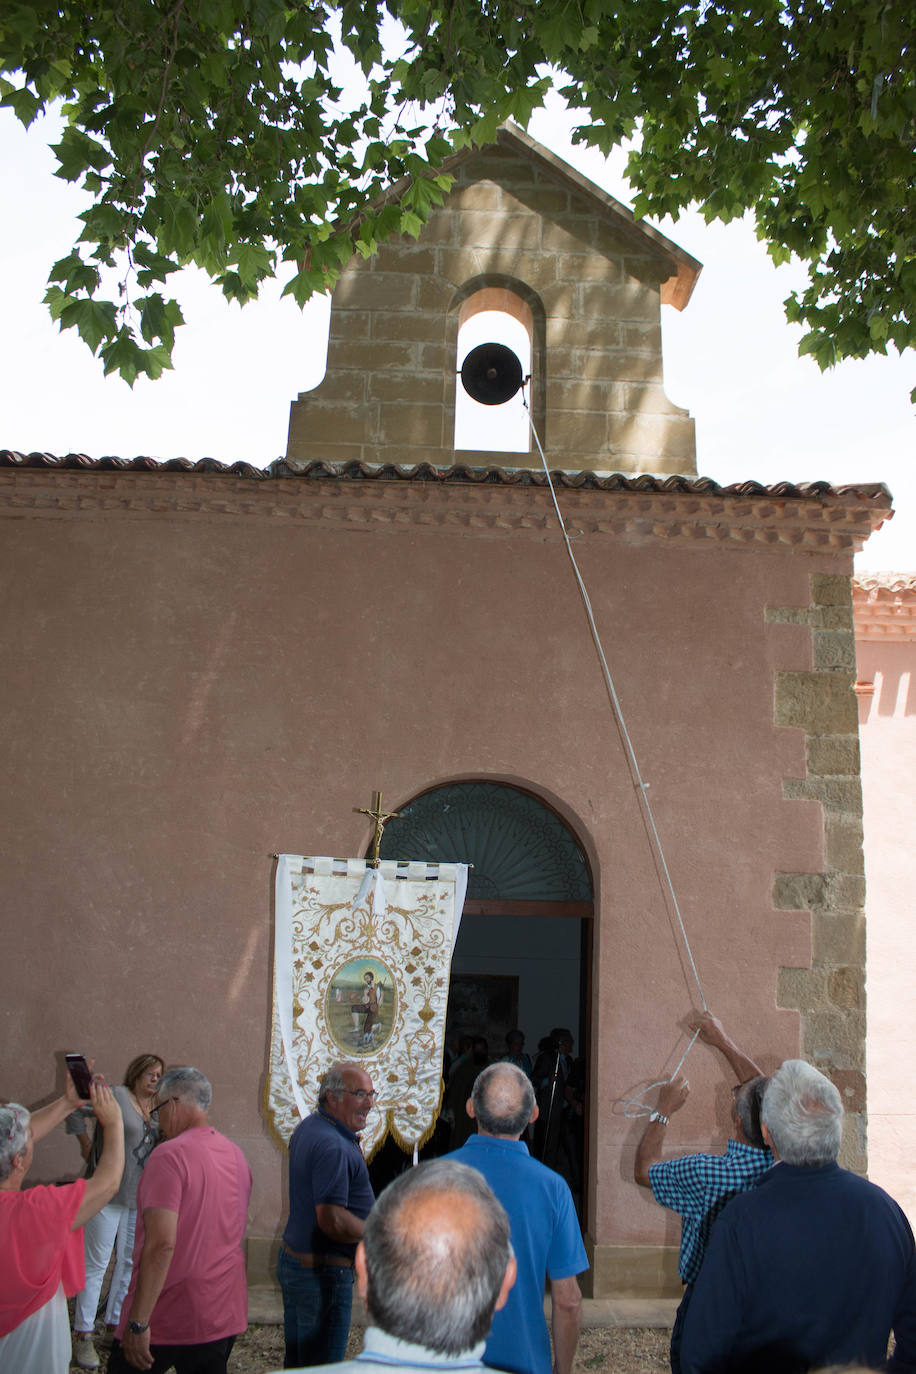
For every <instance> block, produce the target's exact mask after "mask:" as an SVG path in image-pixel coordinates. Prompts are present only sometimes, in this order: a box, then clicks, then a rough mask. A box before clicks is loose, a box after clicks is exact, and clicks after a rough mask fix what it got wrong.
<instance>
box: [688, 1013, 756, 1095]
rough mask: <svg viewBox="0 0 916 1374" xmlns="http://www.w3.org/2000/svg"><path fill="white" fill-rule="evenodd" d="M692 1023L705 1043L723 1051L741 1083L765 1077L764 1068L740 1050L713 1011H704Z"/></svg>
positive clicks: (693, 1028) (692, 1027) (692, 1026)
mask: <svg viewBox="0 0 916 1374" xmlns="http://www.w3.org/2000/svg"><path fill="white" fill-rule="evenodd" d="M690 1025H691V1029H692V1030H695V1031H699V1034H700V1039H701V1040H702V1041H703V1043H704V1045H712V1047H713V1049H717V1050H720V1051H721V1053H722V1054H723V1055H724V1056H725V1058H726V1059H727V1061H728V1064H729V1067H730V1068H731V1070H732V1072H733V1073H734V1075H735V1077H736V1078H737V1080H738V1082H739V1083H746V1082H747V1081H748V1079H749V1078H757V1077H761V1078H762V1077H763V1070H762V1069H761V1068H759V1067H758V1065H757V1064H755V1063H754V1061H753V1059H751V1058H750V1057H749V1056H748V1055H746V1054H745V1053H744V1051H743V1050H739V1048H738V1046H737V1045H736V1044H735V1042H734V1040H732V1038H731V1036H729V1035H726V1033H725V1028H724V1027H723V1025H722V1022H721V1021H720V1020H719V1018H718V1017H717V1016H713V1014H712V1012H711V1011H704V1012H703V1014H702V1015H701V1016H697V1017H696V1018H695V1020H693V1021H691V1023H690Z"/></svg>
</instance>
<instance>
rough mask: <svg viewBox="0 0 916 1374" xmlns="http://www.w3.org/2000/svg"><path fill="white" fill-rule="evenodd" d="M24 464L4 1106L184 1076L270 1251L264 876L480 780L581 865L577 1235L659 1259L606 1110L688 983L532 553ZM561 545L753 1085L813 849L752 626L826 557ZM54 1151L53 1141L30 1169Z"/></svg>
mask: <svg viewBox="0 0 916 1374" xmlns="http://www.w3.org/2000/svg"><path fill="white" fill-rule="evenodd" d="M14 476H16V474H14ZM42 478H43V474H32V475H31V476H30V490H31V491H32V492H33V493H34V491H36V490H37V491H38V493H39V497H40V498H41V499H38V500H37V501H36V500H35V499H34V496H33V497H32V498H30V500H31V501H32V504H31V505H30V506H29V509H28V513H27V514H26V515H25V517H24V518H23V514H22V511H21V509H20V508H18V507H17V506H16V503H15V502H14V503H13V505H12V508H11V507H10V506H9V505H7V506H6V507H5V514H6V515H7V516H8V517H9V518H7V519H6V520H5V521H4V528H3V538H2V540H0V569H2V573H3V576H4V579H5V585H6V586H7V587H10V588H13V589H14V594H10V595H7V596H6V597H5V598H4V599H3V602H2V606H0V615H2V635H3V638H4V641H5V642H6V643H7V644H8V645H12V646H13V653H12V655H11V657H10V660H9V667H8V673H7V683H6V690H5V692H4V695H3V698H2V704H0V713H2V720H3V727H2V732H0V740H2V747H3V751H4V754H5V755H6V759H5V771H6V774H7V777H8V778H9V780H10V782H9V786H8V787H7V789H5V792H4V795H3V799H2V802H0V807H2V813H0V814H2V824H3V831H4V836H5V841H6V842H5V845H4V852H3V855H2V858H0V871H2V884H3V891H4V894H5V900H6V912H7V916H6V922H5V935H4V951H5V966H6V979H5V984H6V995H5V1006H4V1011H5V1018H4V1037H5V1056H4V1061H5V1070H4V1082H3V1091H4V1093H5V1094H6V1095H8V1096H10V1097H13V1098H21V1099H24V1100H25V1101H27V1102H28V1101H31V1102H34V1101H35V1100H36V1099H37V1098H39V1097H40V1096H41V1095H42V1094H43V1093H45V1092H47V1091H48V1090H49V1089H50V1086H51V1083H50V1080H51V1077H52V1074H53V1065H54V1055H55V1052H58V1051H61V1050H63V1049H71V1048H78V1049H82V1050H84V1051H85V1052H87V1053H88V1054H93V1055H95V1056H96V1057H97V1061H98V1065H99V1066H100V1067H101V1068H103V1069H104V1070H105V1072H107V1073H108V1074H109V1076H111V1077H119V1075H120V1073H121V1072H122V1071H123V1067H124V1065H125V1064H126V1062H127V1060H128V1059H129V1058H130V1057H131V1056H132V1055H133V1054H135V1053H136V1052H138V1051H140V1050H146V1049H155V1050H156V1051H157V1052H159V1053H161V1054H162V1055H163V1056H164V1057H165V1058H166V1060H168V1061H172V1062H176V1061H177V1062H190V1063H194V1064H196V1065H197V1066H198V1067H200V1068H202V1069H203V1070H204V1071H205V1072H206V1073H208V1075H210V1077H211V1078H212V1080H213V1084H214V1093H215V1105H214V1112H213V1119H214V1121H215V1124H216V1125H217V1126H218V1127H219V1128H220V1129H222V1130H224V1131H226V1132H227V1133H228V1134H229V1135H231V1136H232V1137H233V1138H234V1139H235V1140H237V1141H238V1142H239V1144H240V1145H241V1146H242V1148H243V1149H244V1150H245V1152H246V1154H247V1155H248V1158H249V1160H250V1161H251V1164H252V1167H253V1169H254V1174H255V1191H254V1199H253V1208H252V1218H251V1225H252V1230H253V1232H254V1233H255V1234H258V1235H271V1234H273V1233H274V1232H275V1231H276V1230H277V1228H278V1226H279V1225H280V1222H281V1220H282V1218H283V1214H284V1192H285V1182H284V1164H283V1159H282V1157H281V1154H280V1152H279V1151H278V1150H277V1148H276V1147H275V1145H274V1144H273V1143H272V1142H271V1141H270V1139H269V1138H268V1134H267V1131H266V1129H265V1125H264V1120H263V1117H262V1112H261V1103H262V1097H263V1092H264V1081H265V1070H266V1063H267V1034H268V1026H269V1005H270V979H271V880H272V859H271V855H272V854H273V853H275V852H278V851H287V852H293V853H310V852H315V853H328V854H337V855H350V854H354V855H355V854H360V853H363V852H365V847H366V844H367V842H368V838H369V832H368V829H367V824H366V821H365V818H364V817H362V816H359V815H356V814H354V808H355V807H357V806H363V805H367V804H368V801H369V798H370V796H371V792H372V790H373V789H374V788H376V787H381V788H382V790H383V791H384V795H385V799H386V803H387V804H389V805H393V806H396V805H397V804H398V802H400V801H404V800H406V799H408V798H410V797H412V796H414V795H416V794H417V793H418V792H420V791H421V790H424V789H426V788H429V787H431V786H433V785H435V784H437V783H440V782H446V781H449V780H454V779H459V778H494V779H503V780H507V781H510V782H515V783H518V784H519V785H521V786H523V787H525V788H526V789H528V790H530V791H532V792H534V793H535V794H537V795H539V796H541V797H542V798H544V799H545V800H546V801H547V802H548V803H549V804H550V805H551V806H553V807H554V808H555V809H556V810H557V811H558V812H559V813H560V815H561V816H563V817H564V818H565V819H566V820H567V821H568V823H569V824H570V826H571V827H572V828H573V830H574V831H575V833H576V834H577V836H578V837H579V839H580V842H581V843H582V845H583V847H584V848H585V850H586V852H587V854H588V858H589V861H590V863H591V866H592V870H593V873H594V874H595V875H596V884H597V886H596V911H597V912H598V921H597V929H596V932H595V940H594V971H593V1023H592V1078H591V1093H592V1116H591V1131H592V1139H591V1169H590V1185H589V1218H588V1220H589V1229H590V1231H591V1234H592V1235H593V1236H594V1237H596V1238H597V1239H598V1240H599V1241H600V1242H601V1243H603V1244H608V1245H621V1246H627V1245H654V1244H658V1243H663V1242H664V1243H667V1244H675V1243H676V1238H677V1237H676V1230H677V1223H676V1220H675V1219H674V1218H673V1217H671V1216H669V1215H668V1214H666V1213H665V1212H663V1211H662V1210H661V1209H660V1208H658V1207H657V1206H655V1205H654V1204H653V1203H652V1201H651V1198H649V1197H648V1196H647V1195H646V1194H645V1193H644V1192H643V1191H641V1190H639V1189H638V1188H636V1187H635V1186H634V1184H633V1182H632V1158H633V1151H634V1148H635V1144H636V1140H637V1138H638V1135H639V1133H640V1131H641V1124H640V1123H639V1122H636V1121H633V1120H630V1119H627V1118H626V1117H625V1116H624V1115H623V1112H622V1106H621V1104H622V1102H623V1100H625V1099H626V1098H628V1097H630V1096H632V1095H633V1093H634V1091H635V1090H636V1089H637V1087H638V1085H639V1084H640V1083H644V1082H645V1081H647V1080H650V1079H655V1078H658V1077H659V1076H660V1075H661V1074H662V1073H663V1072H664V1071H665V1068H666V1066H667V1068H668V1070H669V1071H670V1069H671V1068H672V1067H673V1065H674V1062H675V1059H676V1056H677V1054H678V1053H679V1049H678V1047H679V1046H682V1045H683V1032H682V1027H683V1023H684V1020H685V1018H686V1016H687V1015H688V1014H689V1012H690V1009H691V1007H695V1006H697V1005H698V994H697V990H696V987H695V986H694V984H693V981H692V977H691V975H690V974H689V971H687V970H686V968H685V964H684V959H683V955H682V951H681V950H680V948H679V946H678V942H677V940H676V938H675V934H674V929H673V921H672V917H671V915H670V913H669V912H668V910H667V908H666V903H665V900H664V897H663V894H662V891H661V888H660V885H659V882H658V879H657V875H656V872H655V867H654V862H653V856H652V853H651V851H650V849H649V846H648V843H647V838H646V832H645V829H644V826H643V822H642V819H641V815H640V812H639V809H638V807H637V804H636V797H635V793H634V789H633V786H632V782H631V779H630V777H629V774H628V771H627V768H626V764H625V760H624V755H623V752H622V749H621V745H620V741H619V738H618V735H617V730H616V727H615V724H614V721H613V719H612V716H611V712H610V708H609V705H608V701H607V698H606V695H605V691H604V687H603V684H602V681H601V677H600V674H599V670H598V665H597V662H596V658H595V654H594V650H593V647H592V645H591V642H590V640H589V637H588V634H587V631H586V626H585V621H584V616H583V612H582V608H581V605H580V602H579V599H578V595H577V591H576V588H575V584H574V582H573V578H572V576H571V574H570V572H569V569H568V566H567V564H566V562H565V556H564V554H563V552H562V547H561V544H560V542H559V539H558V538H557V537H556V534H555V533H554V532H553V531H552V530H550V531H548V532H546V533H545V532H544V529H543V528H541V527H540V526H533V527H532V528H531V529H525V528H524V527H522V526H517V527H516V528H515V529H514V530H512V531H511V532H510V531H507V530H505V529H501V528H500V526H499V524H498V522H496V523H494V522H493V519H492V517H493V512H494V508H495V506H494V503H495V504H496V506H498V499H497V498H498V493H497V494H496V495H494V492H493V490H492V488H489V489H488V488H482V489H480V490H477V491H473V492H463V493H462V501H463V502H464V503H465V507H467V508H471V509H472V512H473V508H474V507H475V506H476V507H477V508H478V510H479V516H480V519H479V521H478V522H477V523H476V524H475V522H474V521H473V520H465V521H462V523H461V524H460V526H456V527H450V526H449V524H448V521H447V519H444V518H443V517H442V515H441V512H440V514H439V515H437V516H436V517H435V518H434V519H432V518H431V520H430V524H429V527H428V528H426V527H424V524H423V521H422V518H417V516H418V511H417V509H416V507H417V506H419V507H422V506H423V503H424V502H426V501H427V500H429V501H432V500H433V498H432V497H431V496H428V494H427V493H425V492H424V491H423V489H422V488H416V489H414V488H411V490H410V492H408V493H405V496H404V500H405V502H406V506H407V507H408V508H409V507H410V506H411V503H413V506H414V509H413V513H412V515H411V518H410V519H409V520H408V519H405V520H404V521H403V522H401V523H398V522H397V521H390V522H387V523H384V524H379V525H376V526H373V525H372V523H371V520H370V521H368V522H367V521H366V520H360V521H358V522H357V521H354V524H353V527H352V528H347V526H346V522H342V523H340V522H338V523H336V524H333V525H328V526H326V527H324V526H323V525H322V522H321V519H320V518H318V517H317V516H316V517H315V518H311V517H310V518H309V519H308V520H306V519H302V520H297V518H295V517H294V515H291V514H290V512H293V511H295V509H296V508H297V503H298V502H299V501H300V495H299V494H298V493H297V491H296V484H295V482H286V483H279V484H276V483H275V484H273V485H274V487H276V486H280V487H281V488H284V492H283V501H285V502H286V503H287V505H288V506H289V510H288V511H287V512H286V514H285V515H283V516H282V517H281V514H278V510H279V507H278V506H277V505H276V502H277V500H278V499H279V498H278V497H277V493H276V491H273V490H268V487H267V485H266V484H263V485H258V484H255V483H252V482H249V481H245V480H244V479H237V478H231V477H219V478H215V477H204V476H193V475H189V474H182V473H177V474H167V475H158V476H156V477H152V476H145V475H142V474H107V475H106V474H101V473H100V474H94V475H92V476H90V477H87V476H86V475H84V474H74V475H73V476H72V481H71V482H70V483H69V485H68V475H67V474H54V475H53V476H48V477H47V482H46V484H45V487H43V486H42ZM92 483H96V485H95V486H93V485H92ZM325 485H326V487H327V493H326V495H325V494H324V493H323V494H322V495H321V498H320V500H321V501H324V500H327V501H328V502H329V503H331V504H333V502H334V501H337V500H338V499H340V498H341V493H340V490H339V486H340V484H337V485H336V486H335V485H334V484H325ZM353 485H354V486H358V485H359V484H353ZM314 486H315V484H314V483H313V484H312V488H314ZM45 488H46V489H45ZM332 488H333V490H332ZM55 492H57V493H59V494H60V493H62V498H61V499H60V500H54V499H51V497H52V496H53V494H54V493H55ZM214 494H215V498H216V503H215V504H214ZM344 495H346V494H344ZM224 496H225V504H224V505H223V497H224ZM599 497H600V499H601V500H606V498H605V497H604V496H601V495H600V494H598V495H596V497H595V500H598V499H599ZM302 499H304V498H302ZM309 499H310V500H313V499H314V492H313V491H312V493H311V495H310V497H309ZM380 499H381V498H380ZM507 499H508V498H507ZM513 499H516V498H513ZM526 499H527V498H526ZM530 499H531V501H532V502H533V503H534V505H535V506H536V507H537V508H538V509H539V510H540V509H543V501H544V499H545V498H544V494H543V493H531V494H530ZM582 499H583V500H585V499H586V498H585V497H583V498H582ZM435 500H436V501H438V502H440V505H441V502H442V500H443V498H442V496H441V493H440V494H438V495H437V496H436V498H435ZM468 503H469V505H468ZM305 504H308V503H307V502H306V503H305ZM419 514H420V516H422V510H420V512H419ZM577 552H578V556H579V559H580V563H581V567H582V571H583V574H584V576H585V578H586V581H587V583H588V586H589V590H590V593H591V596H592V600H593V603H594V606H595V610H596V615H597V618H598V622H599V626H600V629H601V632H602V634H603V636H604V642H605V648H606V651H607V653H608V657H609V660H610V663H611V668H612V672H613V674H614V677H615V682H616V686H617V690H618V693H619V696H620V699H621V702H622V704H623V708H624V711H625V713H626V717H627V723H628V726H629V730H630V733H631V736H632V739H633V742H634V746H635V748H636V751H637V753H638V756H639V760H640V764H641V767H642V771H643V774H644V777H645V778H646V779H647V781H648V782H649V784H650V795H651V799H652V804H653V807H654V811H655V817H656V822H657V824H658V828H659V831H660V834H661V836H662V840H663V843H664V846H665V852H666V857H667V860H668V864H669V866H670V870H671V874H672V877H673V881H674V884H675V886H676V889H677V892H678V896H679V900H680V903H681V907H682V911H683V915H684V920H685V923H686V927H687V931H688V934H689V938H690V942H691V945H692V948H693V953H694V957H695V959H696V963H697V967H698V969H699V971H700V977H701V980H702V985H703V989H704V992H705V995H706V998H707V1001H708V1003H709V1005H710V1007H711V1008H713V1009H714V1010H715V1011H716V1012H718V1013H719V1014H720V1015H721V1016H722V1017H723V1018H724V1020H725V1021H726V1023H727V1024H728V1026H729V1028H730V1030H731V1031H732V1033H733V1035H734V1036H735V1038H736V1039H737V1040H738V1041H740V1042H742V1043H743V1044H744V1045H745V1046H746V1047H747V1049H748V1050H749V1051H750V1052H751V1053H753V1054H754V1055H755V1056H757V1057H758V1058H759V1059H760V1062H761V1063H762V1065H763V1067H764V1068H772V1067H775V1065H776V1064H777V1063H778V1062H779V1061H780V1060H781V1059H782V1058H784V1057H786V1056H788V1055H791V1054H794V1053H798V1051H799V1026H798V1015H797V1013H796V1012H795V1011H792V1010H782V1009H779V1008H778V1007H777V1005H776V979H777V970H778V969H779V968H780V967H781V966H792V965H803V964H806V963H807V962H808V961H809V958H810V952H811V949H810V929H809V914H808V912H807V911H797V912H786V911H775V910H774V909H773V902H772V885H773V878H774V874H775V873H779V872H786V873H805V872H819V871H820V870H821V869H822V867H823V864H824V853H823V820H822V816H821V808H820V806H819V804H818V803H816V802H813V801H786V800H784V799H783V793H782V782H783V779H784V778H786V777H790V778H798V777H803V776H804V773H805V756H804V737H803V734H802V732H801V731H800V730H796V729H785V728H782V729H779V728H776V727H775V726H774V724H773V698H774V673H775V671H776V670H777V669H780V670H787V669H788V670H798V671H804V670H807V669H810V667H811V641H810V633H809V631H808V630H807V628H806V627H805V626H803V625H793V624H774V623H767V621H766V619H765V616H764V609H765V607H767V606H776V607H796V606H797V607H805V606H807V605H808V603H809V599H810V582H809V578H810V576H811V574H813V573H818V572H825V573H838V572H839V573H845V574H848V573H849V572H850V571H851V567H850V564H851V559H850V558H849V557H848V556H845V555H836V554H829V553H825V554H816V553H811V552H804V553H802V554H799V553H798V552H797V551H796V549H795V548H793V547H792V546H791V545H782V546H779V545H777V546H775V547H767V548H763V549H750V550H748V549H746V548H743V547H740V546H739V547H714V546H713V547H711V546H709V545H708V544H706V545H703V546H702V547H698V546H695V545H691V544H689V543H688V542H680V543H679V542H678V541H677V540H676V539H672V540H669V541H667V542H666V540H665V539H664V538H651V537H647V536H642V535H640V536H627V535H622V536H604V535H599V536H595V537H583V538H582V539H581V541H580V543H579V546H578V550H577ZM407 857H419V856H407ZM686 1071H687V1072H688V1074H689V1077H690V1082H691V1097H690V1101H689V1103H688V1105H687V1106H686V1107H685V1109H684V1110H683V1111H682V1112H681V1113H680V1114H679V1115H678V1117H677V1118H676V1122H675V1123H673V1124H672V1127H671V1130H670V1133H669V1134H670V1139H671V1144H672V1147H676V1149H677V1151H678V1152H680V1151H685V1150H688V1149H692V1148H695V1147H709V1145H710V1144H711V1143H719V1142H721V1141H722V1140H724V1137H725V1133H726V1128H727V1101H728V1094H727V1086H726V1083H727V1080H726V1078H725V1077H724V1075H723V1073H722V1069H721V1065H720V1064H719V1063H718V1062H716V1061H715V1060H714V1058H713V1056H712V1054H711V1052H710V1051H708V1050H706V1049H704V1048H703V1047H702V1046H697V1047H696V1048H695V1049H694V1051H693V1053H692V1056H691V1058H690V1060H689V1061H688V1065H687V1070H686ZM75 1162H76V1151H75V1146H72V1143H71V1142H67V1141H64V1140H63V1139H62V1138H60V1139H57V1140H54V1141H52V1142H49V1143H48V1144H46V1145H45V1146H44V1147H43V1148H42V1149H41V1150H40V1151H39V1156H38V1158H37V1160H36V1166H35V1174H36V1177H45V1178H48V1177H52V1176H54V1175H55V1174H56V1173H58V1172H59V1171H61V1170H62V1169H65V1168H72V1167H73V1166H74V1165H75Z"/></svg>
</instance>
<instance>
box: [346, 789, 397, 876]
mask: <svg viewBox="0 0 916 1374" xmlns="http://www.w3.org/2000/svg"><path fill="white" fill-rule="evenodd" d="M372 806H373V809H372V810H369V809H368V808H367V807H365V806H357V807H355V808H354V809H355V810H356V811H358V812H359V814H360V815H361V816H370V817H371V818H372V820H374V821H375V837H374V839H373V841H372V858H371V859H370V860H369V867H370V868H378V865H379V857H378V851H379V845H380V844H381V843H382V831H383V830H384V829H385V825H386V823H387V822H388V821H391V820H396V819H397V817H398V816H399V815H400V814H401V813H400V811H383V810H382V794H381V792H376V793H374V794H373V803H372Z"/></svg>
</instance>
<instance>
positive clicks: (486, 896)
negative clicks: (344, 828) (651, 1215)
mask: <svg viewBox="0 0 916 1374" xmlns="http://www.w3.org/2000/svg"><path fill="white" fill-rule="evenodd" d="M398 813H399V814H398V817H397V818H396V819H394V820H391V821H389V823H388V825H387V827H386V829H385V832H384V836H383V839H382V844H381V849H380V854H381V857H382V858H390V859H425V860H428V861H429V862H439V863H446V862H461V863H468V864H470V865H472V867H471V870H470V873H469V876H468V894H467V899H466V901H465V905H464V914H463V917H462V921H461V927H460V931H459V935H458V942H457V944H456V947H455V954H454V958H453V961H452V983H451V991H450V997H449V1014H448V1031H449V1033H450V1035H451V1036H453V1037H454V1036H457V1035H458V1034H462V1033H468V1034H483V1035H484V1036H485V1037H486V1039H487V1042H488V1046H489V1054H490V1057H491V1058H492V1059H497V1058H499V1057H500V1056H501V1055H503V1054H504V1053H505V1052H506V1045H505V1037H506V1034H507V1032H508V1031H510V1030H512V1029H513V1028H514V1027H519V1028H520V1029H521V1030H523V1031H524V1033H525V1036H526V1048H527V1049H528V1050H529V1051H530V1054H531V1057H532V1059H534V1058H535V1056H536V1054H537V1048H538V1042H539V1041H540V1040H541V1039H542V1037H546V1036H547V1035H548V1034H549V1032H550V1031H551V1029H552V1028H554V1027H556V1026H568V1027H569V1028H570V1029H571V1031H572V1033H573V1036H574V1038H575V1042H576V1049H577V1051H578V1057H580V1058H581V1060H582V1061H583V1063H584V1066H585V1073H584V1097H585V1110H586V1113H587V1108H588V1100H589V1095H590V1094H589V1090H588V1066H589V1063H590V1058H591V1056H590V1045H589V1025H590V1019H591V1018H590V1013H591V1006H590V989H591V955H592V928H593V927H592V917H593V914H594V905H593V892H594V888H593V883H592V875H591V871H590V869H589V865H588V860H587V859H586V857H585V853H584V851H583V849H582V846H581V845H580V844H579V842H578V840H577V838H576V836H575V834H574V833H573V831H572V830H571V829H570V827H569V826H568V825H567V823H566V822H565V821H564V820H562V819H561V818H560V817H559V816H558V815H557V813H556V812H555V811H554V810H552V808H551V807H549V806H548V805H547V804H546V803H545V802H544V801H542V800H541V799H540V798H539V797H537V796H535V795H533V794H532V793H530V792H527V791H525V790H523V789H522V788H519V787H515V786H512V785H511V784H509V783H502V782H484V781H477V782H475V781H470V782H454V783H447V784H445V785H443V786H439V787H435V788H431V789H430V790H429V791H426V792H423V793H421V794H420V795H419V796H417V797H414V798H413V799H412V800H411V801H409V802H407V803H406V804H404V805H402V806H399V807H398ZM580 1124H581V1126H582V1131H581V1136H582V1139H583V1141H585V1140H587V1139H588V1131H587V1121H586V1120H583V1121H582V1122H581V1123H580ZM584 1178H585V1160H584V1158H583V1159H582V1161H581V1177H580V1178H579V1180H578V1187H576V1188H574V1191H575V1192H578V1193H580V1195H581V1194H584ZM571 1181H572V1180H571Z"/></svg>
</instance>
